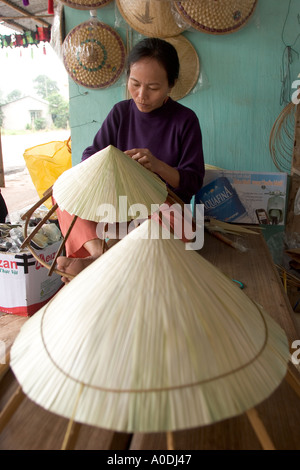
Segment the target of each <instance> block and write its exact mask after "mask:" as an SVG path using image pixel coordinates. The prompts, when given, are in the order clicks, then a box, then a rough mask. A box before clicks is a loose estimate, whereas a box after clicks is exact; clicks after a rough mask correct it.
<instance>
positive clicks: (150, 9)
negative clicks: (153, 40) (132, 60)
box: [116, 0, 183, 38]
mask: <svg viewBox="0 0 300 470" xmlns="http://www.w3.org/2000/svg"><path fill="white" fill-rule="evenodd" d="M116 3H117V6H118V9H119V11H120V14H121V15H122V17H123V18H124V19H125V21H126V22H127V23H128V24H129V26H130V27H131V28H132V29H134V30H135V31H137V32H139V33H140V34H143V35H144V36H148V37H158V38H167V37H172V36H177V35H178V34H180V33H182V32H183V28H181V27H180V26H179V25H178V24H177V22H176V19H175V16H174V14H173V11H172V7H171V3H170V2H166V1H163V2H161V1H160V0H116Z"/></svg>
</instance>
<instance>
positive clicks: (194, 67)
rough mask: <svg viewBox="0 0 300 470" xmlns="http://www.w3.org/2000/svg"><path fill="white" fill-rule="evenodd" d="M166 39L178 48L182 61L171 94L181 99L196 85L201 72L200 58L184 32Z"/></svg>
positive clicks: (176, 98)
mask: <svg viewBox="0 0 300 470" xmlns="http://www.w3.org/2000/svg"><path fill="white" fill-rule="evenodd" d="M165 40H166V41H168V42H169V43H170V44H172V46H174V47H175V49H176V50H177V54H178V58H179V63H180V71H179V78H178V80H177V82H176V84H175V86H174V88H172V90H171V93H170V96H171V98H173V100H180V99H181V98H183V97H184V96H186V95H187V94H188V93H189V92H190V91H191V90H192V89H193V88H194V86H195V85H196V83H197V81H198V78H199V73H200V60H199V57H198V54H197V52H196V50H195V48H194V47H193V45H192V44H191V42H190V41H189V40H188V39H186V38H185V37H184V36H183V35H182V34H181V35H179V36H176V37H174V38H166V39H165Z"/></svg>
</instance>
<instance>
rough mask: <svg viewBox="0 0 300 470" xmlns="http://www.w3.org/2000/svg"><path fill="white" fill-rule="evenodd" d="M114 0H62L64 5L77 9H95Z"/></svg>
mask: <svg viewBox="0 0 300 470" xmlns="http://www.w3.org/2000/svg"><path fill="white" fill-rule="evenodd" d="M111 1H112V0H60V2H61V3H63V4H64V5H66V6H68V7H71V8H76V9H77V10H93V9H96V8H102V7H105V6H106V5H108V4H109V3H110V2H111Z"/></svg>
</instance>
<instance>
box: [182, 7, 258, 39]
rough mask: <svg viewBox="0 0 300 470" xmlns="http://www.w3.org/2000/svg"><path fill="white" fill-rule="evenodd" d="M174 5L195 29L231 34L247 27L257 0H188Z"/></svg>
mask: <svg viewBox="0 0 300 470" xmlns="http://www.w3.org/2000/svg"><path fill="white" fill-rule="evenodd" d="M174 5H175V8H176V9H177V11H178V13H179V14H180V15H181V16H182V18H183V19H184V21H185V22H186V23H188V24H189V25H190V26H192V27H193V28H195V29H197V30H199V31H202V32H204V33H209V34H229V33H234V32H235V31H237V30H239V29H240V28H242V27H243V26H245V24H246V23H247V21H248V20H249V19H250V17H251V16H252V14H253V12H254V10H255V7H256V5H257V0H226V1H224V0H187V1H183V2H175V3H174Z"/></svg>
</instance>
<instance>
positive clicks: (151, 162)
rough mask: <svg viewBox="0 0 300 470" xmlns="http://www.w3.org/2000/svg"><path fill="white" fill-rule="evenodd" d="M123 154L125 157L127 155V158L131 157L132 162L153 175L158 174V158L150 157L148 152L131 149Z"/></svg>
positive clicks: (150, 154)
mask: <svg viewBox="0 0 300 470" xmlns="http://www.w3.org/2000/svg"><path fill="white" fill-rule="evenodd" d="M124 153H126V155H129V157H131V158H132V159H133V160H136V161H137V162H139V163H140V164H141V165H143V166H144V167H145V168H147V169H148V170H150V171H153V173H157V174H159V166H160V160H158V158H156V157H155V156H154V155H152V153H151V152H150V150H148V149H131V150H126V151H125V152H124Z"/></svg>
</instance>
